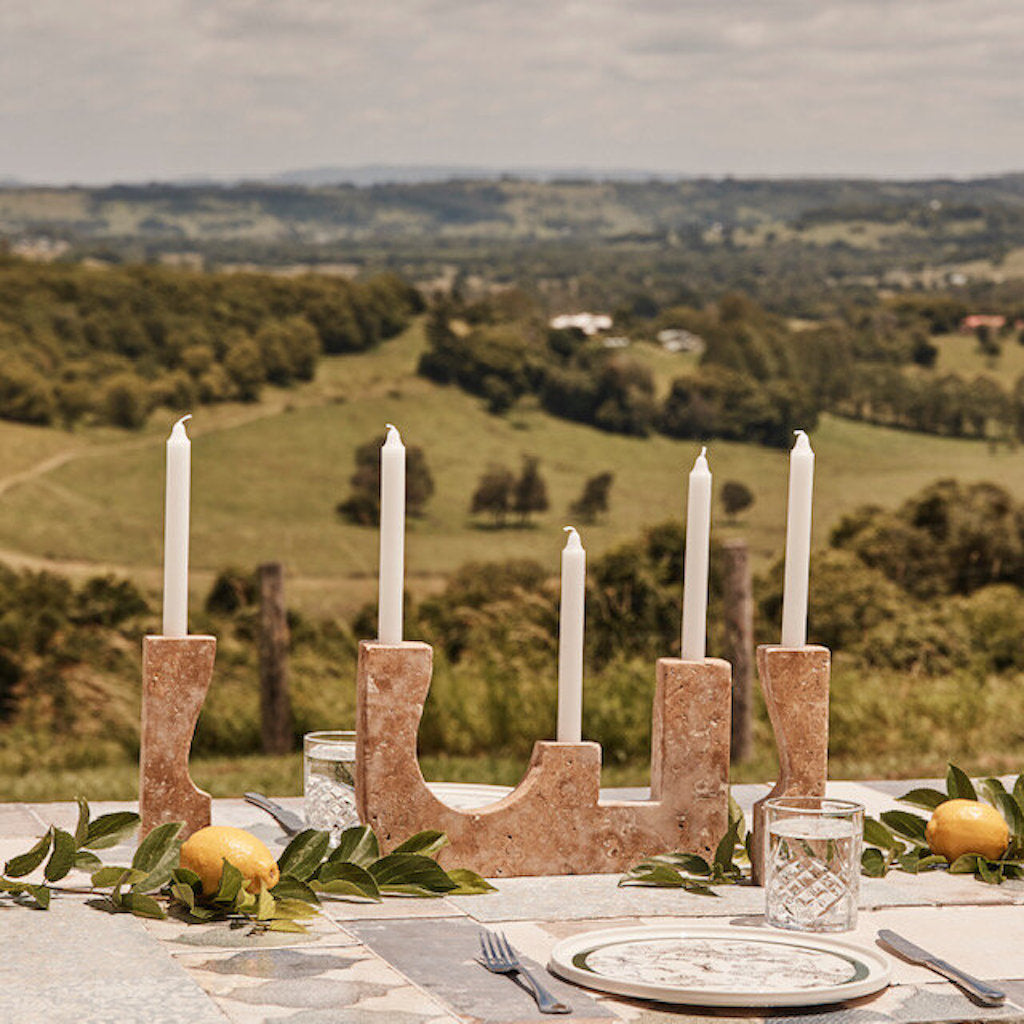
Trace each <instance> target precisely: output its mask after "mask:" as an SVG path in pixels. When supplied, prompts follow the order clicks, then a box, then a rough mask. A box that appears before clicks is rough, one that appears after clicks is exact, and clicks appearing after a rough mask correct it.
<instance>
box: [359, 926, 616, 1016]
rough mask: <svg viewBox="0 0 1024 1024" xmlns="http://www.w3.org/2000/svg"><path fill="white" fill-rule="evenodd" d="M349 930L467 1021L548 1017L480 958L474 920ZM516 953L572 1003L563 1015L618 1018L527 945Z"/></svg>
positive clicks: (537, 975)
mask: <svg viewBox="0 0 1024 1024" xmlns="http://www.w3.org/2000/svg"><path fill="white" fill-rule="evenodd" d="M351 930H352V932H353V933H354V934H355V935H356V936H357V937H358V938H359V939H361V940H362V941H363V942H364V943H365V944H366V945H367V946H368V947H369V948H370V949H372V950H373V951H374V952H375V953H378V954H379V955H380V956H382V957H383V958H384V959H386V960H387V961H388V963H390V964H393V965H394V966H395V967H396V968H397V969H398V970H399V971H401V973H402V974H404V975H405V976H406V977H407V978H409V979H410V980H411V981H413V982H415V983H416V984H417V985H419V986H420V987H421V988H423V989H424V990H426V991H427V992H430V993H431V994H432V995H434V996H435V997H436V998H437V999H438V1000H439V1001H441V1002H442V1003H444V1004H445V1005H446V1006H449V1007H451V1008H452V1010H454V1011H455V1013H456V1014H457V1015H459V1016H461V1017H463V1018H465V1019H467V1020H472V1021H480V1022H487V1024H518V1022H520V1021H534V1020H547V1019H550V1017H547V1016H545V1015H544V1014H542V1013H540V1012H539V1011H538V1010H537V1007H536V1004H535V1003H534V1001H533V997H532V996H531V995H530V994H529V993H528V992H526V991H525V990H523V989H522V988H520V987H519V986H518V985H517V984H516V983H515V982H514V981H513V980H512V979H510V978H508V977H505V976H503V975H496V974H491V973H490V972H489V971H487V970H485V969H484V968H483V967H481V966H480V965H479V964H478V963H477V962H476V959H475V958H476V956H477V955H478V954H479V952H480V938H479V936H480V928H479V926H478V925H476V924H475V923H473V922H471V921H466V920H454V921H452V920H449V921H401V922H398V921H392V922H387V923H385V922H379V921H377V922H362V923H359V924H353V925H351ZM510 941H511V937H510ZM518 952H519V954H520V957H521V959H522V961H523V963H524V964H525V965H526V966H527V967H529V968H530V969H531V970H533V971H534V974H535V976H536V977H537V979H538V980H539V981H540V982H541V984H542V985H544V986H545V987H546V988H548V989H549V990H550V991H551V992H552V994H553V995H555V996H556V997H557V998H558V999H560V1000H562V1001H563V1002H566V1003H568V1004H569V1005H571V1006H572V1008H573V1013H572V1015H571V1016H566V1017H565V1018H563V1019H566V1020H573V1021H600V1022H602V1024H603V1022H605V1021H608V1020H615V1018H616V1015H615V1013H614V1012H613V1011H612V1010H610V1009H608V1008H607V1007H604V1006H601V1005H600V1004H599V1003H598V1002H597V1001H596V1000H595V999H594V998H592V997H591V996H590V995H589V994H588V993H587V992H586V991H585V990H584V989H580V988H577V987H576V986H574V985H569V984H567V983H566V982H563V981H561V980H560V979H558V978H555V977H553V976H552V975H550V974H548V972H547V970H545V968H544V967H543V966H542V964H544V963H546V958H545V959H544V960H541V961H540V962H537V961H534V960H532V958H530V957H529V956H528V955H527V953H526V951H525V949H522V948H520V949H519V950H518Z"/></svg>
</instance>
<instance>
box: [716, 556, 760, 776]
mask: <svg viewBox="0 0 1024 1024" xmlns="http://www.w3.org/2000/svg"><path fill="white" fill-rule="evenodd" d="M722 548H723V553H724V555H725V580H724V594H723V597H724V601H723V603H724V616H725V656H726V658H727V659H728V660H729V661H731V662H732V741H731V744H730V756H731V760H732V761H734V762H739V761H745V760H746V759H747V758H748V757H750V755H751V753H753V746H754V726H753V700H754V588H753V584H752V582H751V576H750V555H749V552H748V550H747V542H746V541H743V540H727V541H726V542H725V543H724V544H723V545H722Z"/></svg>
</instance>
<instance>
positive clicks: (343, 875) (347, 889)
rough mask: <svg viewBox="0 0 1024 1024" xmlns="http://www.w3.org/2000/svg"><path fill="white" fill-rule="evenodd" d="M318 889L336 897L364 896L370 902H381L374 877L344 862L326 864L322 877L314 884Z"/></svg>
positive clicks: (356, 865)
mask: <svg viewBox="0 0 1024 1024" xmlns="http://www.w3.org/2000/svg"><path fill="white" fill-rule="evenodd" d="M314 884H315V885H316V886H317V888H319V889H322V890H323V891H324V892H329V893H332V894H333V895H335V896H362V897H363V898H364V899H368V900H379V899H380V890H379V889H378V888H377V882H376V881H375V880H374V877H373V875H371V874H370V872H369V871H367V870H366V869H365V868H361V867H360V866H359V865H358V864H350V863H349V862H347V861H342V862H340V863H336V864H325V865H324V866H323V868H322V869H321V871H320V877H319V878H318V879H317V881H316V882H315V883H314Z"/></svg>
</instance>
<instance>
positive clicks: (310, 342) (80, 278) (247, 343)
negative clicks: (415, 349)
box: [0, 258, 420, 427]
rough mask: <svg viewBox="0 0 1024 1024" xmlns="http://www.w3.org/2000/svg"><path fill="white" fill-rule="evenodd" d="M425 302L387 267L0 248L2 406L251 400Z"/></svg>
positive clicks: (368, 342) (1, 410)
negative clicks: (336, 274)
mask: <svg viewBox="0 0 1024 1024" xmlns="http://www.w3.org/2000/svg"><path fill="white" fill-rule="evenodd" d="M419 309H420V299H419V295H418V293H417V292H416V291H415V289H413V288H412V287H411V286H409V285H408V284H406V283H405V282H403V281H402V280H401V279H399V278H398V277H396V276H395V275H393V274H382V275H380V276H378V277H374V278H371V279H369V280H367V281H358V282H351V281H346V280H342V279H338V278H328V277H318V276H313V275H307V276H304V277H298V278H284V277H279V276H271V275H268V274H250V273H245V274H226V273H225V274H206V273H194V272H186V271H181V270H173V269H169V268H160V267H153V266H141V265H136V266H124V267H111V268H105V269H92V268H87V267H83V266H76V265H69V264H57V263H55V264H38V263H27V262H22V261H20V260H14V259H10V258H6V259H0V418H3V419H12V420H19V421H22V422H26V423H37V424H50V423H60V424H63V425H66V426H70V425H72V424H74V423H77V422H79V421H82V420H85V421H90V422H101V423H110V424H114V425H116V426H121V427H138V426H140V425H141V424H142V423H143V422H144V421H145V419H146V417H147V415H148V414H149V412H150V411H151V410H152V409H153V408H155V407H157V406H166V407H168V408H170V409H174V410H182V409H187V408H190V407H193V406H194V405H196V404H199V403H206V402H220V401H227V400H240V401H254V400H256V399H257V398H258V397H259V394H260V389H261V388H262V387H263V385H264V384H275V385H281V386H284V385H288V384H291V383H293V382H295V381H302V380H310V379H311V378H312V377H313V374H314V372H315V370H316V366H317V362H318V360H319V358H320V356H321V354H322V353H324V352H327V353H341V352H358V351H363V350H365V349H368V348H371V347H373V346H374V345H376V344H377V343H378V342H380V341H381V340H382V339H384V338H388V337H390V336H392V335H394V334H395V333H397V332H398V331H400V330H401V329H402V328H403V327H404V326H405V325H406V324H407V323H408V322H409V318H410V317H411V316H412V315H413V314H414V313H415V312H417V311H418V310H419Z"/></svg>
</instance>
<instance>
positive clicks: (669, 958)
mask: <svg viewBox="0 0 1024 1024" xmlns="http://www.w3.org/2000/svg"><path fill="white" fill-rule="evenodd" d="M548 968H549V970H551V971H552V972H553V973H554V974H557V975H558V976H559V977H561V978H565V980H566V981H571V982H574V983H575V984H577V985H584V986H586V987H587V988H593V989H598V990H599V991H601V992H610V993H612V994H613V995H620V996H630V997H633V998H637V999H651V1000H655V1001H657V1002H661V1003H682V1004H689V1005H691V1006H817V1005H821V1004H823V1003H839V1002H844V1001H845V1000H847V999H856V998H858V997H860V996H865V995H868V994H869V993H871V992H877V991H878V990H879V989H882V988H885V986H886V985H888V983H889V963H888V961H887V960H886V959H885V957H884V956H883V955H882V954H881V953H880V952H876V951H875V950H873V949H868V948H865V947H863V946H856V945H853V944H852V943H846V942H841V941H839V940H836V939H829V938H820V937H818V936H816V935H804V934H798V933H795V932H780V931H771V930H769V929H762V928H731V927H727V926H721V925H719V926H715V925H694V926H692V927H690V926H679V925H676V926H671V925H650V926H646V927H637V928H614V929H609V930H607V931H597V932H587V933H586V934H584V935H577V936H575V937H573V938H571V939H565V940H563V941H562V942H560V943H558V945H557V946H555V948H554V949H553V950H552V951H551V962H550V964H549V965H548Z"/></svg>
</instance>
